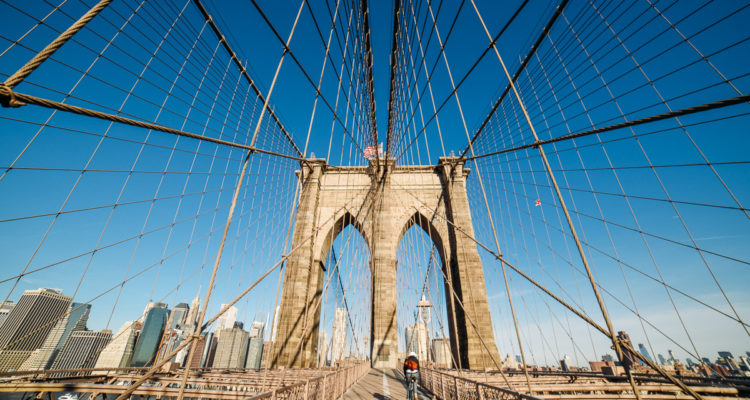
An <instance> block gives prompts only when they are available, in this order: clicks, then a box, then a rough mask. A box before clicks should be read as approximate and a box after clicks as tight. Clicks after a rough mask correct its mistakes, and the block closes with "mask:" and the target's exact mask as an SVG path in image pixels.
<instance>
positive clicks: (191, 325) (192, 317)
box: [182, 293, 201, 334]
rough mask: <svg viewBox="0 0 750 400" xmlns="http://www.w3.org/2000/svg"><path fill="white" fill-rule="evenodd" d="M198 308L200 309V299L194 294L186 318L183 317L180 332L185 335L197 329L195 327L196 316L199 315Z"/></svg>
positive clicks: (196, 322)
mask: <svg viewBox="0 0 750 400" xmlns="http://www.w3.org/2000/svg"><path fill="white" fill-rule="evenodd" d="M200 308H201V299H200V297H199V294H198V293H196V294H195V298H194V299H193V302H192V303H190V308H189V309H188V313H187V316H186V317H185V322H184V323H183V324H184V326H183V328H182V330H184V331H185V333H187V334H191V333H193V332H195V329H196V328H197V327H196V325H197V324H198V316H199V314H200Z"/></svg>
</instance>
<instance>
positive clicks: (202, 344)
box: [184, 336, 206, 369]
mask: <svg viewBox="0 0 750 400" xmlns="http://www.w3.org/2000/svg"><path fill="white" fill-rule="evenodd" d="M190 346H193V354H192V356H191V358H190V360H188V361H187V362H185V366H186V367H188V368H190V369H197V368H200V367H201V361H202V360H203V354H204V350H205V348H206V337H205V336H201V337H200V339H198V341H196V342H193V343H192V344H191V345H190ZM190 346H188V347H185V350H187V349H189V347H190ZM189 353H190V352H189V351H188V352H187V353H186V355H185V356H184V357H185V358H187V357H188V356H187V354H189Z"/></svg>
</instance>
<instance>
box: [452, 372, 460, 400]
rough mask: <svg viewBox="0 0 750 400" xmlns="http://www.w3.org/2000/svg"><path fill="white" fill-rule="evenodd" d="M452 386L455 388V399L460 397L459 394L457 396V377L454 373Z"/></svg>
mask: <svg viewBox="0 0 750 400" xmlns="http://www.w3.org/2000/svg"><path fill="white" fill-rule="evenodd" d="M453 387H454V388H456V399H457V400H458V399H460V398H461V396H459V394H458V377H456V376H455V375H453Z"/></svg>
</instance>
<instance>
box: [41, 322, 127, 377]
mask: <svg viewBox="0 0 750 400" xmlns="http://www.w3.org/2000/svg"><path fill="white" fill-rule="evenodd" d="M110 339H112V331H110V330H104V331H101V332H98V331H74V332H72V333H71V334H70V336H68V339H67V340H66V341H65V345H64V346H63V347H62V350H60V354H58V356H57V357H56V358H55V362H53V363H52V369H53V370H57V369H84V368H94V365H96V361H97V359H98V358H99V353H100V352H101V351H102V349H103V348H104V346H106V345H107V343H109V341H110Z"/></svg>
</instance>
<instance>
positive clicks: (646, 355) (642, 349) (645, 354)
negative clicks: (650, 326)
mask: <svg viewBox="0 0 750 400" xmlns="http://www.w3.org/2000/svg"><path fill="white" fill-rule="evenodd" d="M638 351H640V352H641V355H642V356H643V357H644V358H646V359H647V360H649V361H651V362H654V360H653V359H652V358H651V355H650V354H649V353H648V350H646V346H644V345H643V343H638Z"/></svg>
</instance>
